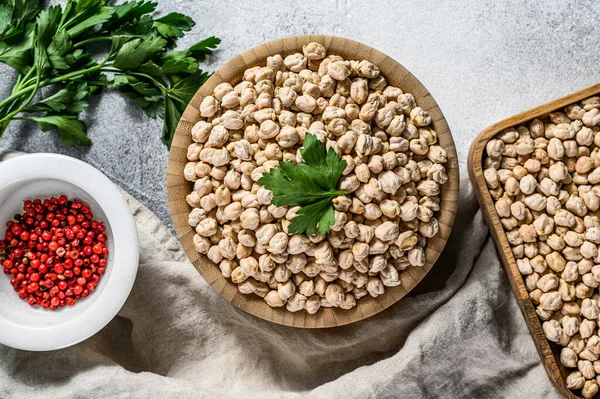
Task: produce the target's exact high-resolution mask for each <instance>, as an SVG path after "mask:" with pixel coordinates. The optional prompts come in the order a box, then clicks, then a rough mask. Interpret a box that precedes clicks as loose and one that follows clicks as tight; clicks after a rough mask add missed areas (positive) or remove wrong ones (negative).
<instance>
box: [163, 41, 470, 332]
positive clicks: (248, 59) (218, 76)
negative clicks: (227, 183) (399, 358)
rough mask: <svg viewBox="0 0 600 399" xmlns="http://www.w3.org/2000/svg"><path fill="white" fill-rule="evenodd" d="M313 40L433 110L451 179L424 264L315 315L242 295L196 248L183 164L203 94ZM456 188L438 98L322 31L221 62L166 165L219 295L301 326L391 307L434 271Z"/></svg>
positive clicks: (379, 58)
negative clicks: (380, 289) (396, 281)
mask: <svg viewBox="0 0 600 399" xmlns="http://www.w3.org/2000/svg"><path fill="white" fill-rule="evenodd" d="M313 41H315V42H319V43H321V44H323V45H324V46H325V47H326V48H327V49H328V52H329V53H330V54H337V55H340V56H342V57H345V58H346V59H367V60H370V61H371V62H373V63H374V64H375V65H377V66H379V68H380V69H381V72H382V75H383V76H385V78H386V79H387V80H388V82H389V83H390V84H393V85H395V86H397V87H399V88H401V89H402V90H404V91H407V92H410V93H412V94H413V95H414V97H415V99H416V101H417V103H418V104H419V106H421V107H422V108H423V109H425V110H427V111H428V112H429V113H430V115H431V117H432V119H433V127H434V128H435V130H436V132H437V133H438V140H439V143H440V145H441V146H442V147H444V148H445V149H446V151H447V152H448V163H447V165H446V167H447V170H448V177H449V179H448V182H446V184H445V185H444V186H443V187H442V193H441V210H440V211H439V212H438V213H437V215H436V217H437V218H438V220H439V225H440V230H439V233H438V234H437V235H436V236H435V237H434V238H432V239H429V240H428V244H427V247H426V248H425V253H426V263H425V266H423V267H420V268H419V267H409V268H408V269H406V271H403V272H401V273H400V276H401V280H402V284H401V285H399V286H396V287H386V291H385V294H384V295H381V296H379V297H377V298H372V297H370V296H369V297H365V298H362V299H360V300H359V301H358V303H357V306H356V307H354V308H353V309H351V310H342V309H339V308H325V309H321V310H319V312H317V313H316V314H315V315H309V314H308V313H307V312H305V311H300V312H296V313H291V312H289V311H287V310H286V309H285V308H275V309H274V308H271V307H269V306H268V305H267V304H266V303H265V302H264V300H263V299H262V298H259V297H258V296H256V295H244V294H241V293H239V292H238V290H237V287H236V285H235V284H234V283H232V282H231V281H229V280H228V279H225V278H224V277H223V276H222V275H221V272H220V270H219V268H218V267H217V266H216V265H215V264H214V263H212V262H211V261H210V260H208V258H206V256H204V255H200V254H199V253H198V252H196V250H195V249H194V245H193V242H192V237H193V236H194V234H195V231H194V229H193V228H192V227H190V226H189V225H188V223H187V220H188V214H189V213H190V210H191V208H190V207H189V206H188V204H187V203H186V201H185V197H186V195H187V194H189V193H190V192H191V191H192V184H191V183H190V182H188V181H186V180H185V179H184V178H183V168H184V166H185V164H186V163H187V162H188V161H187V158H186V157H187V148H188V146H189V145H190V144H192V138H191V133H190V132H191V130H192V127H193V126H194V124H195V123H196V122H198V120H199V118H200V115H199V111H198V106H199V105H200V103H201V102H202V99H203V98H204V97H205V96H207V95H211V94H212V92H213V89H214V87H215V86H216V85H218V84H219V83H222V82H229V83H231V84H232V85H235V84H237V83H239V82H240V81H241V77H242V75H243V73H244V71H245V70H246V69H247V68H249V67H252V66H256V65H259V64H262V65H265V63H266V58H267V57H268V56H270V55H274V54H278V53H279V54H281V55H282V56H283V57H285V56H287V55H289V54H293V53H296V52H302V46H303V45H305V44H308V43H310V42H313ZM458 187H459V173H458V158H457V155H456V148H455V147H454V141H453V140H452V135H451V134H450V129H449V127H448V124H447V123H446V120H445V119H444V115H442V112H441V111H440V109H439V107H438V105H437V104H436V102H435V100H434V99H433V97H432V96H431V94H429V92H428V91H427V89H426V88H425V87H424V86H423V85H422V84H421V82H419V81H418V80H417V78H415V77H414V76H413V75H412V74H411V73H410V72H409V71H407V70H406V69H405V68H404V67H403V66H402V65H400V64H399V63H397V62H396V61H394V60H393V59H391V58H390V57H388V56H386V55H385V54H383V53H381V52H379V51H377V50H375V49H373V48H371V47H368V46H365V45H364V44H361V43H358V42H355V41H353V40H348V39H342V38H339V37H333V36H324V35H310V36H293V37H288V38H284V39H279V40H274V41H271V42H268V43H265V44H262V45H260V46H258V47H254V48H252V49H250V50H248V51H245V52H243V53H242V54H240V55H238V56H237V57H235V58H234V59H232V60H231V61H229V62H228V63H227V64H225V65H223V66H222V67H221V68H220V69H219V70H218V71H216V72H215V73H214V75H212V76H211V78H210V79H208V81H207V82H206V83H205V84H204V85H203V86H202V87H201V88H200V89H199V90H198V92H197V93H196V95H195V96H194V98H193V99H192V101H191V102H190V104H189V105H188V107H187V108H186V110H185V112H184V114H183V116H182V118H181V120H180V121H179V125H178V127H177V131H176V133H175V138H174V139H173V144H172V146H171V153H170V154H169V164H168V167H167V194H168V200H169V208H170V211H171V217H172V219H173V224H174V226H175V231H176V232H177V235H178V236H179V239H180V241H181V244H182V246H183V248H184V250H185V252H186V254H187V255H188V257H189V258H190V260H191V261H192V263H193V265H194V266H195V267H196V269H197V270H198V271H199V272H200V274H201V275H202V277H204V279H205V280H206V281H207V282H208V283H209V284H210V285H211V286H212V287H213V288H214V289H215V290H216V291H217V292H218V293H219V294H221V295H222V296H223V297H224V298H225V299H227V300H228V301H230V302H231V303H232V304H234V305H235V306H237V307H239V308H240V309H242V310H244V311H246V312H248V313H250V314H253V315H254V316H257V317H260V318H262V319H265V320H268V321H272V322H275V323H279V324H283V325H286V326H292V327H301V328H323V327H335V326H341V325H345V324H349V323H353V322H356V321H359V320H363V319H366V318H367V317H369V316H372V315H374V314H376V313H378V312H380V311H382V310H383V309H385V308H387V307H389V306H391V305H392V304H394V303H395V302H397V301H398V300H400V298H402V297H403V296H405V295H406V294H407V293H408V292H409V291H410V290H411V289H413V288H414V287H415V286H416V285H417V283H419V281H421V280H422V279H423V277H425V275H426V274H427V273H428V272H429V270H431V267H432V266H433V264H434V263H435V261H436V260H437V258H438V256H439V255H440V253H441V252H442V249H443V248H444V246H445V245H446V241H447V239H448V236H449V235H450V230H451V228H452V224H453V223H454V217H455V215H456V208H457V205H458Z"/></svg>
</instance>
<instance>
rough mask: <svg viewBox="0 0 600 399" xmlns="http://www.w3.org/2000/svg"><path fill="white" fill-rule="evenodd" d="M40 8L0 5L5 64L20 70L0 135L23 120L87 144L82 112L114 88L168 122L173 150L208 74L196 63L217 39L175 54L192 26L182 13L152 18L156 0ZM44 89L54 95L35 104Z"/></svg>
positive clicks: (9, 1) (1, 113)
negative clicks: (103, 90) (181, 123)
mask: <svg viewBox="0 0 600 399" xmlns="http://www.w3.org/2000/svg"><path fill="white" fill-rule="evenodd" d="M40 3H41V2H40V1H39V0H3V1H2V2H1V4H0V62H3V63H5V64H7V65H9V66H11V67H13V68H14V69H16V70H17V71H18V72H19V75H18V78H17V81H16V83H15V85H14V87H13V90H12V93H11V94H10V95H9V96H8V97H7V98H5V99H4V100H3V101H1V102H0V136H1V135H2V133H4V131H5V130H6V128H7V126H8V124H9V123H10V121H11V120H13V119H21V120H31V121H34V122H36V123H37V124H38V126H39V127H40V129H42V130H43V131H48V130H58V131H59V132H60V138H61V141H62V142H63V143H64V144H66V145H74V144H77V145H90V144H91V141H90V139H89V138H88V137H87V135H86V133H85V132H86V127H85V124H84V123H83V122H82V121H81V120H79V114H80V113H81V111H82V110H83V109H84V108H85V107H86V106H87V105H88V97H89V96H90V95H91V94H94V93H96V92H97V91H98V90H99V89H100V88H102V87H105V86H110V87H114V88H116V89H118V90H119V91H120V92H121V93H123V94H124V95H126V96H127V97H129V98H130V99H131V100H132V101H133V102H134V103H135V104H137V105H139V106H140V107H141V108H142V109H143V110H144V111H145V113H146V114H147V115H148V116H150V117H152V118H156V117H159V118H164V128H163V134H162V139H163V142H164V143H165V144H166V145H167V146H170V144H171V141H172V140H173V135H174V133H175V128H176V127H177V123H178V121H179V118H180V117H181V114H182V113H183V110H184V109H185V107H186V105H187V103H188V102H189V101H190V100H191V98H192V97H193V96H194V94H195V93H196V90H197V89H198V87H200V85H201V84H202V83H204V81H205V80H206V79H207V77H208V74H207V73H206V72H204V71H202V70H201V69H200V65H199V63H200V62H202V61H203V60H204V59H205V58H206V56H207V55H209V54H211V52H212V50H213V49H215V48H216V46H217V45H218V44H219V43H220V40H219V39H217V38H215V37H210V38H208V39H205V40H202V41H200V42H198V43H196V44H195V45H193V46H191V47H190V48H188V49H186V50H183V51H172V50H171V49H173V48H174V47H175V45H176V42H177V39H178V38H181V37H183V36H184V34H185V33H184V32H187V31H189V30H190V29H191V28H192V26H194V21H192V19H191V18H189V17H188V16H185V15H183V14H179V13H170V14H168V15H165V16H164V17H162V18H157V19H155V18H154V17H152V16H151V14H152V13H153V12H154V10H155V9H156V5H157V3H154V2H151V1H145V0H139V1H127V2H125V3H123V4H119V5H110V4H109V3H108V0H68V1H67V3H66V4H65V6H64V7H61V6H52V7H49V8H48V9H47V10H42V8H41V4H40ZM95 54H102V55H101V56H96V55H95ZM42 87H49V90H44V92H43V93H44V95H47V93H52V94H50V95H47V96H45V97H44V96H42V97H43V98H41V99H39V100H36V98H38V96H36V94H38V92H39V90H40V89H41V88H42ZM34 100H35V101H34Z"/></svg>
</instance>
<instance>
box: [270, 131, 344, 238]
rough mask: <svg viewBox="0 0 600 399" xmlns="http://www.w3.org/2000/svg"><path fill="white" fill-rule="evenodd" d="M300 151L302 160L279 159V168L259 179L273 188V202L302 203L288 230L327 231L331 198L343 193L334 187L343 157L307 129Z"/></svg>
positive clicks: (331, 220) (332, 220)
mask: <svg viewBox="0 0 600 399" xmlns="http://www.w3.org/2000/svg"><path fill="white" fill-rule="evenodd" d="M300 153H301V154H302V158H303V159H304V162H305V163H292V162H289V161H288V162H279V168H273V169H271V170H270V171H269V173H263V175H262V177H261V178H260V179H259V180H258V182H259V183H260V184H262V185H263V186H265V187H266V188H268V189H269V190H271V191H272V192H273V194H274V195H273V199H272V200H271V203H272V204H273V205H275V206H301V207H302V208H301V209H300V210H299V211H298V212H297V213H296V216H295V217H294V218H293V219H292V221H291V222H292V223H291V224H290V226H289V228H288V231H289V232H291V233H300V234H302V233H306V234H313V233H315V232H317V231H318V232H319V233H320V234H326V233H328V232H329V231H330V229H331V226H332V225H333V224H335V213H334V210H333V205H332V200H333V198H335V197H337V196H338V195H344V194H346V192H345V191H343V190H338V189H337V184H338V181H339V180H340V177H341V176H342V172H343V171H344V169H346V161H344V160H343V159H340V157H339V156H338V154H337V153H336V152H335V150H334V149H333V148H330V149H329V152H327V151H325V146H324V145H323V143H321V142H320V141H319V140H317V138H316V137H315V136H314V135H312V134H310V133H307V134H306V137H305V138H304V149H302V150H300Z"/></svg>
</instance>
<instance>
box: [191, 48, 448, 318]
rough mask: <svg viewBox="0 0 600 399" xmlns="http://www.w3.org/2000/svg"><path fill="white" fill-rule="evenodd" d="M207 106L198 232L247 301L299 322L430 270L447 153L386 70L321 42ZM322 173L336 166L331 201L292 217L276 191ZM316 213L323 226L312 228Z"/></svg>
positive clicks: (195, 174)
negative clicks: (301, 314)
mask: <svg viewBox="0 0 600 399" xmlns="http://www.w3.org/2000/svg"><path fill="white" fill-rule="evenodd" d="M199 108H200V115H201V120H200V121H199V122H198V123H197V124H196V125H195V126H194V128H193V129H192V138H193V141H194V143H193V144H192V145H191V146H190V147H189V149H188V160H189V161H190V162H189V163H188V164H187V165H186V167H185V170H184V175H185V178H186V179H187V180H189V181H192V182H194V189H193V191H192V192H191V193H190V194H189V195H188V196H187V202H188V204H189V205H190V206H191V207H192V208H193V209H192V211H191V213H190V215H189V224H190V225H191V226H192V227H195V228H196V233H197V234H196V235H195V236H194V245H195V248H196V250H197V251H198V252H199V253H202V254H206V255H207V256H208V258H209V259H210V260H211V261H213V262H214V263H215V264H217V265H218V267H219V268H220V270H221V272H222V274H223V276H225V277H226V278H230V279H231V281H232V282H234V283H236V284H238V289H239V291H240V292H241V293H244V294H256V295H258V296H260V297H262V298H264V300H265V301H266V303H267V304H268V305H269V306H272V307H282V306H285V307H286V308H287V310H289V311H290V312H296V311H301V310H306V311H307V312H308V313H310V314H314V313H316V312H317V311H318V310H319V309H320V308H321V307H339V308H341V309H351V308H353V307H354V306H356V301H357V300H359V299H360V298H362V297H364V296H366V295H370V296H372V297H377V296H379V295H381V294H383V293H384V290H385V287H393V286H396V285H399V284H400V282H401V279H400V273H402V272H403V271H404V270H405V269H407V268H409V267H421V266H423V265H424V264H425V251H424V248H425V246H426V243H427V239H428V238H431V237H433V236H435V235H436V234H437V233H438V230H439V225H438V221H437V219H436V212H438V211H439V210H440V190H441V186H442V185H443V184H444V183H445V182H446V181H447V180H448V176H447V174H446V167H445V164H446V163H447V154H446V151H445V150H444V149H443V148H442V147H441V146H439V145H438V144H437V134H436V132H435V131H434V130H433V129H432V128H431V127H430V124H431V122H432V121H431V117H430V116H429V114H428V113H427V112H426V111H424V110H423V109H422V108H420V107H419V106H418V104H416V101H415V99H414V97H413V96H412V95H411V94H410V93H404V92H402V90H400V89H399V88H397V87H393V86H390V85H388V84H387V82H386V80H385V78H384V77H383V76H382V75H381V74H380V70H379V68H378V67H377V66H376V65H374V64H373V63H371V62H369V61H366V60H361V61H358V60H345V59H343V58H342V57H339V56H336V55H331V54H330V55H327V52H326V49H325V47H324V46H323V45H321V44H319V43H314V42H313V43H310V44H307V45H306V46H304V48H303V53H296V54H292V55H289V56H287V57H285V58H283V57H282V56H281V55H273V56H271V57H268V58H267V60H266V65H262V66H255V67H252V68H249V69H247V70H246V71H245V73H244V76H243V79H242V81H241V82H240V83H238V84H236V85H235V86H232V85H231V84H229V83H221V84H219V85H218V86H216V87H215V89H214V92H213V93H212V95H210V96H206V97H205V98H204V99H203V100H202V102H201V105H200V107H199ZM307 155H310V158H309V157H308V156H307ZM305 158H306V160H305ZM320 162H322V163H323V165H325V162H326V164H327V165H328V167H329V166H331V165H335V167H333V166H332V167H331V168H330V169H331V170H334V171H333V172H330V175H327V176H325V177H326V179H325V180H328V182H329V186H330V187H329V191H326V192H324V194H322V195H323V197H322V198H323V199H322V200H321V201H320V202H318V203H315V204H310V205H307V204H303V205H306V206H299V205H293V206H292V205H285V201H283V200H281V199H278V196H280V195H281V196H283V195H284V194H285V190H284V189H280V190H276V189H271V188H272V186H269V187H266V185H267V184H266V183H265V182H267V181H270V182H272V181H273V180H274V179H276V177H278V178H279V181H280V182H284V183H288V184H290V185H293V183H294V182H295V181H294V179H293V178H289V175H286V176H287V177H288V179H287V180H285V177H286V176H283V175H285V174H286V173H288V172H289V171H293V170H294V168H298V169H301V168H300V166H299V165H303V166H305V167H307V168H310V167H315V165H314V164H318V163H320ZM316 169H317V168H316V167H315V170H316ZM303 170H305V169H303ZM276 171H279V172H276ZM328 173H329V172H328ZM330 177H331V179H329V178H330ZM262 183H265V184H262ZM296 183H297V182H296ZM327 193H329V194H327ZM300 194H301V193H300ZM300 196H301V195H300ZM275 203H277V204H278V205H275ZM312 206H318V207H319V209H320V212H321V213H322V215H321V214H319V213H318V212H313V214H312V216H313V219H310V216H311V212H310V211H309V209H310V207H312ZM315 215H316V216H319V217H317V219H316V220H317V221H315V220H314V216H315Z"/></svg>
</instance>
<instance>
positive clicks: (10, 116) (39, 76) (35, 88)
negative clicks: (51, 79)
mask: <svg viewBox="0 0 600 399" xmlns="http://www.w3.org/2000/svg"><path fill="white" fill-rule="evenodd" d="M36 69H37V74H36V79H35V86H34V88H33V90H32V91H31V94H29V97H27V99H26V100H25V101H24V102H22V103H21V105H20V106H19V108H17V109H16V110H14V111H12V112H11V113H9V114H8V115H6V116H5V117H4V118H2V119H0V122H4V121H7V120H10V119H11V118H12V117H13V116H15V115H16V114H18V113H19V112H21V111H22V110H23V109H24V108H26V107H27V106H28V105H29V103H31V100H33V97H35V94H36V93H37V91H38V89H39V88H40V80H41V78H42V74H41V73H40V71H39V69H38V68H36Z"/></svg>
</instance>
